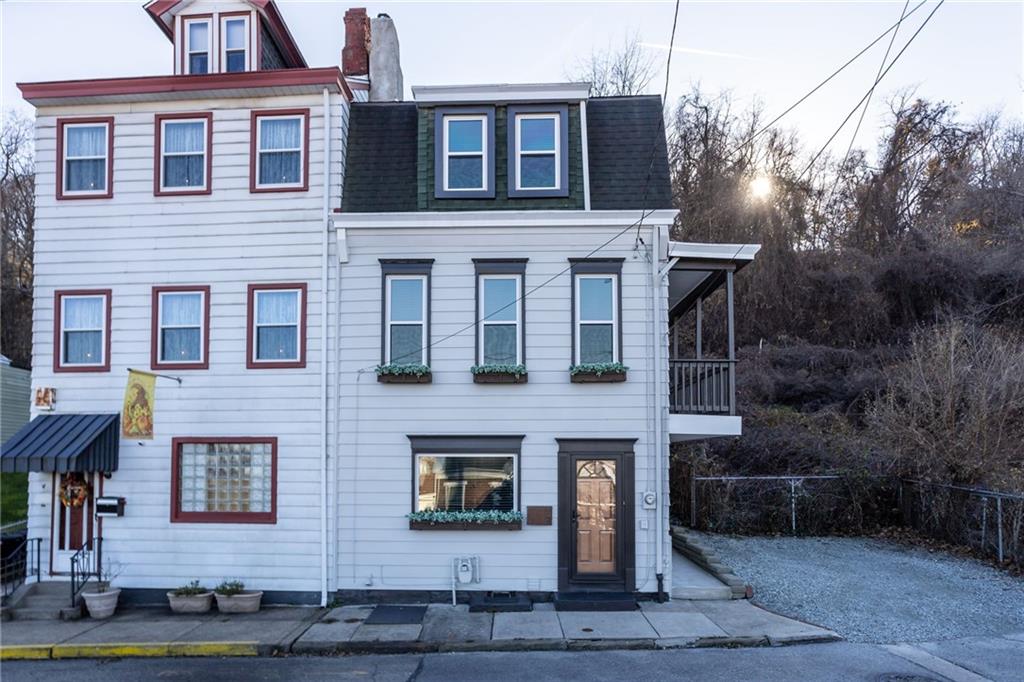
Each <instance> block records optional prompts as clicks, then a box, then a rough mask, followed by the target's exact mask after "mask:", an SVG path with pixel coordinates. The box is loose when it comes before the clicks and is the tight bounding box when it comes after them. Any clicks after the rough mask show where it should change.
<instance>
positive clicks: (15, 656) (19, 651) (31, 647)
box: [0, 644, 52, 661]
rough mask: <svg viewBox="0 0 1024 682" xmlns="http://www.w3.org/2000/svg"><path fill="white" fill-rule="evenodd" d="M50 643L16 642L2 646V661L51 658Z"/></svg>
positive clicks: (0, 655) (0, 654)
mask: <svg viewBox="0 0 1024 682" xmlns="http://www.w3.org/2000/svg"><path fill="white" fill-rule="evenodd" d="M51 647H52V645H50V644H14V645H10V646H4V647H0V661H24V660H29V659H38V658H49V657H50V649H51Z"/></svg>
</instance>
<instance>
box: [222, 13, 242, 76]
mask: <svg viewBox="0 0 1024 682" xmlns="http://www.w3.org/2000/svg"><path fill="white" fill-rule="evenodd" d="M220 64H221V67H220V70H221V71H223V72H225V73H235V72H239V71H248V70H249V17H248V15H245V16H237V15H236V16H226V17H224V16H222V17H221V19H220Z"/></svg>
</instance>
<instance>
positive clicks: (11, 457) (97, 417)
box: [0, 414, 121, 473]
mask: <svg viewBox="0 0 1024 682" xmlns="http://www.w3.org/2000/svg"><path fill="white" fill-rule="evenodd" d="M120 423H121V421H120V415H117V414H44V415H40V416H38V417H36V418H35V419H33V420H32V421H30V422H29V423H28V424H25V426H23V427H21V429H19V430H18V432H17V433H15V434H14V435H13V436H11V437H10V438H9V439H8V440H7V442H6V443H4V444H3V446H2V448H0V471H2V472H3V473H11V472H27V471H45V472H56V473H66V472H71V471H76V472H82V473H87V472H93V471H103V472H111V471H117V451H118V446H119V445H120V437H121V434H120V431H121V426H120Z"/></svg>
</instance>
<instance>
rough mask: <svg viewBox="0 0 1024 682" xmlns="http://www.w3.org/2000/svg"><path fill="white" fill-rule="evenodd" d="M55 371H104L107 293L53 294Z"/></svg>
mask: <svg viewBox="0 0 1024 682" xmlns="http://www.w3.org/2000/svg"><path fill="white" fill-rule="evenodd" d="M55 307H56V310H55V313H56V323H57V334H56V343H57V346H58V347H57V348H54V353H55V355H56V362H55V363H54V368H55V369H56V370H58V371H60V370H67V371H105V370H107V369H109V368H110V359H109V358H108V357H107V353H108V348H109V346H108V343H107V341H108V339H107V336H108V335H109V333H110V329H109V310H110V292H109V291H78V292H66V293H65V292H60V291H58V292H57V294H56V306H55Z"/></svg>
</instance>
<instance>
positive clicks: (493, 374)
mask: <svg viewBox="0 0 1024 682" xmlns="http://www.w3.org/2000/svg"><path fill="white" fill-rule="evenodd" d="M470 371H471V372H473V383H474V384H525V383H526V381H527V379H528V375H527V373H526V365H474V366H473V367H472V368H470Z"/></svg>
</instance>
